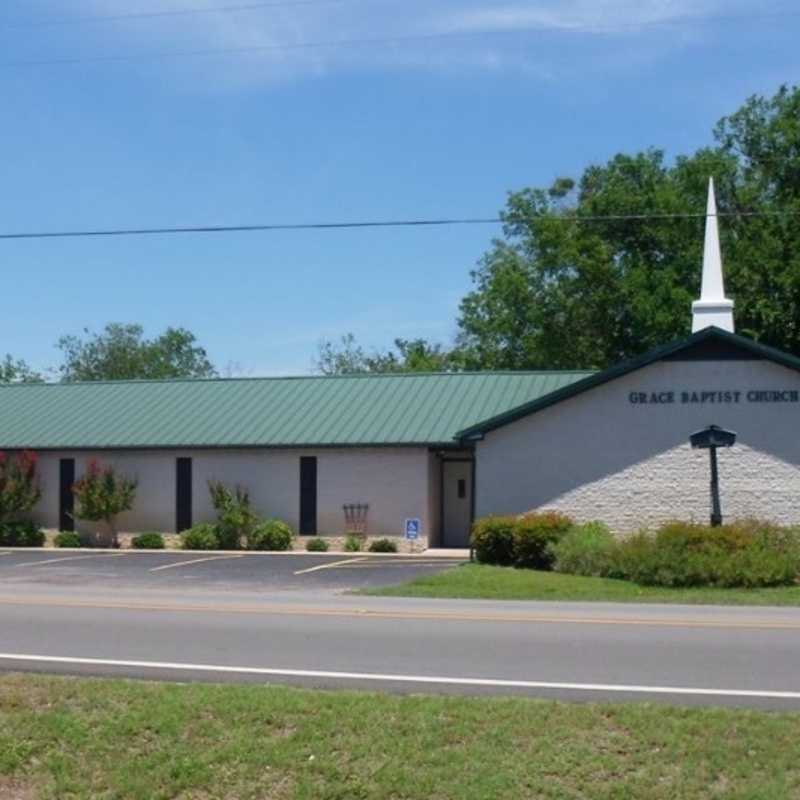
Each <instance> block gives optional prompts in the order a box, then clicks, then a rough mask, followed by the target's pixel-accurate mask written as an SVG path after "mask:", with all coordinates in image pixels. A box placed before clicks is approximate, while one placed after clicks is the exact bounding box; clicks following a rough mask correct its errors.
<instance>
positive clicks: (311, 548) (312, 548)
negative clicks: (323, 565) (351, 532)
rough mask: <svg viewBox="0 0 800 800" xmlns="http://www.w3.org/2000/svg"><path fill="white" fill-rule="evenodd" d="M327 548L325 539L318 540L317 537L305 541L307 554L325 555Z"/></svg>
mask: <svg viewBox="0 0 800 800" xmlns="http://www.w3.org/2000/svg"><path fill="white" fill-rule="evenodd" d="M328 547H329V545H328V543H327V542H326V541H325V539H320V538H319V536H315V537H314V538H313V539H307V540H306V550H308V552H309V553H327V552H328Z"/></svg>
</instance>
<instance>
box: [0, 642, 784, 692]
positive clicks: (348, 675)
mask: <svg viewBox="0 0 800 800" xmlns="http://www.w3.org/2000/svg"><path fill="white" fill-rule="evenodd" d="M0 660H2V661H22V662H29V663H36V664H68V665H69V664H73V665H81V666H90V667H124V668H125V667H126V668H134V669H152V670H171V671H181V672H187V671H192V672H216V673H228V674H233V675H263V676H265V677H266V676H274V677H286V678H329V679H333V680H347V681H374V682H380V683H417V684H427V685H439V686H488V687H494V688H507V689H554V690H567V691H576V692H615V693H620V694H668V695H686V696H700V697H754V698H772V699H780V700H800V691H798V692H795V691H783V690H774V689H713V688H698V687H694V686H643V685H640V684H630V685H628V684H618V683H567V682H564V681H523V680H508V679H504V678H458V677H450V676H441V675H392V674H383V673H378V672H332V671H328V670H317V669H273V668H269V667H235V666H226V665H221V664H184V663H177V662H174V661H130V660H120V659H111V658H80V657H72V656H42V655H30V654H25V653H0Z"/></svg>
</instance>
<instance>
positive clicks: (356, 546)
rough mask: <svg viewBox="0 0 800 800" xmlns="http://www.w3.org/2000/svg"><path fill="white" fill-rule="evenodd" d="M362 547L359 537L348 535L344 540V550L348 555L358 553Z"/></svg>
mask: <svg viewBox="0 0 800 800" xmlns="http://www.w3.org/2000/svg"><path fill="white" fill-rule="evenodd" d="M363 546H364V540H363V539H362V537H361V536H356V535H354V534H352V533H350V534H348V535H347V537H346V538H345V540H344V549H345V551H346V552H348V553H359V552H361V548H362V547H363Z"/></svg>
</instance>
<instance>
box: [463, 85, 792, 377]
mask: <svg viewBox="0 0 800 800" xmlns="http://www.w3.org/2000/svg"><path fill="white" fill-rule="evenodd" d="M714 139H715V141H716V144H715V146H713V147H706V148H702V149H700V150H698V151H697V152H696V153H694V154H693V155H690V156H680V157H678V158H677V159H676V160H675V162H674V163H672V164H668V163H667V162H666V159H665V154H664V152H663V151H661V150H648V151H646V152H642V153H637V154H634V155H624V154H620V155H617V156H615V157H614V158H612V159H611V160H610V161H609V162H608V163H607V164H605V165H602V166H590V167H588V168H587V169H586V170H585V171H584V173H583V175H582V176H581V178H580V179H579V180H578V181H577V182H574V181H573V180H571V179H569V178H561V179H559V180H557V181H556V182H555V183H554V184H553V185H552V186H551V187H549V188H548V189H542V188H538V189H537V188H529V189H523V190H522V191H519V192H512V193H511V194H510V195H509V198H508V203H507V206H506V209H505V211H504V212H503V214H502V218H503V222H504V227H503V233H504V237H503V238H502V239H499V240H497V241H495V242H494V244H493V246H492V248H491V250H490V251H489V252H488V253H487V254H486V255H485V256H484V257H483V259H482V260H481V261H480V263H479V265H478V268H477V269H476V270H475V271H474V272H473V273H472V280H473V284H474V287H473V290H472V291H471V292H469V294H467V296H466V297H465V298H464V299H463V301H462V303H461V307H460V317H459V320H458V324H459V328H460V333H459V336H458V341H457V346H458V348H459V349H460V351H461V352H462V356H463V360H464V363H465V364H466V365H467V366H469V367H474V368H481V369H496V368H503V369H531V368H575V367H605V366H608V365H609V364H612V363H615V362H617V361H619V360H622V359H625V358H629V357H633V356H636V355H638V354H640V353H642V352H644V351H647V350H649V349H650V348H652V347H654V346H657V345H658V344H663V343H665V342H667V341H669V340H671V339H674V338H677V337H679V336H682V335H684V334H686V333H688V332H689V330H690V327H691V315H690V312H689V309H690V304H691V301H692V300H693V299H696V298H697V296H698V293H699V288H700V277H701V272H700V265H701V263H702V246H703V227H704V219H703V218H702V217H678V218H674V217H671V216H669V217H668V216H666V215H691V214H703V213H704V210H705V200H706V191H707V182H708V178H709V176H713V177H714V178H715V182H716V185H717V199H718V206H719V212H720V213H721V214H727V213H731V212H736V213H737V214H739V215H740V216H730V217H728V216H726V217H725V218H724V220H723V221H722V222H721V224H720V230H721V237H722V248H723V257H724V260H725V278H726V289H727V293H728V295H729V296H731V297H732V298H734V299H735V301H736V310H735V314H736V323H737V330H738V331H739V332H740V333H743V334H745V335H748V336H751V337H753V338H755V339H758V340H759V341H762V342H764V343H766V344H770V345H773V346H775V347H778V348H780V349H782V350H786V351H788V352H791V353H795V354H798V355H800V316H798V312H799V311H800V87H795V88H789V87H785V86H784V87H782V88H781V89H780V90H779V91H778V92H777V94H775V96H774V97H772V98H769V99H765V98H762V97H752V98H750V99H749V100H748V101H747V102H746V103H745V104H744V106H742V108H741V109H739V110H738V111H737V112H736V113H734V114H732V115H731V116H729V117H725V118H724V119H722V120H721V121H720V122H719V123H718V124H717V126H716V127H715V129H714ZM753 214H757V215H758V216H752V215H753ZM637 216H639V217H642V216H645V217H647V218H646V219H636V218H635V217H637ZM620 217H628V218H627V219H621V218H620ZM631 217H633V218H631Z"/></svg>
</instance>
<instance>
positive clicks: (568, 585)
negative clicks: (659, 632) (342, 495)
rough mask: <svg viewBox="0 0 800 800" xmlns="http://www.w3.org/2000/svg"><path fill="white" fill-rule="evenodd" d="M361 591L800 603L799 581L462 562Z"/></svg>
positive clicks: (492, 597)
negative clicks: (706, 580) (693, 581)
mask: <svg viewBox="0 0 800 800" xmlns="http://www.w3.org/2000/svg"><path fill="white" fill-rule="evenodd" d="M362 594H371V595H384V596H394V597H462V598H469V599H485V600H603V601H609V602H617V603H705V604H719V605H760V606H768V605H769V606H797V605H800V586H781V587H777V588H771V589H666V588H661V587H656V586H637V585H636V584H635V583H629V582H628V581H615V580H608V579H606V578H582V577H580V576H577V575H560V574H558V573H555V572H536V571H534V570H527V569H514V568H513V567H492V566H488V565H485V564H464V565H463V566H460V567H455V568H453V569H449V570H445V571H444V572H440V573H438V574H436V575H429V576H425V577H422V578H417V579H416V580H414V581H410V582H409V583H403V584H400V585H399V586H387V587H383V588H379V589H367V590H365V591H363V592H362Z"/></svg>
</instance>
